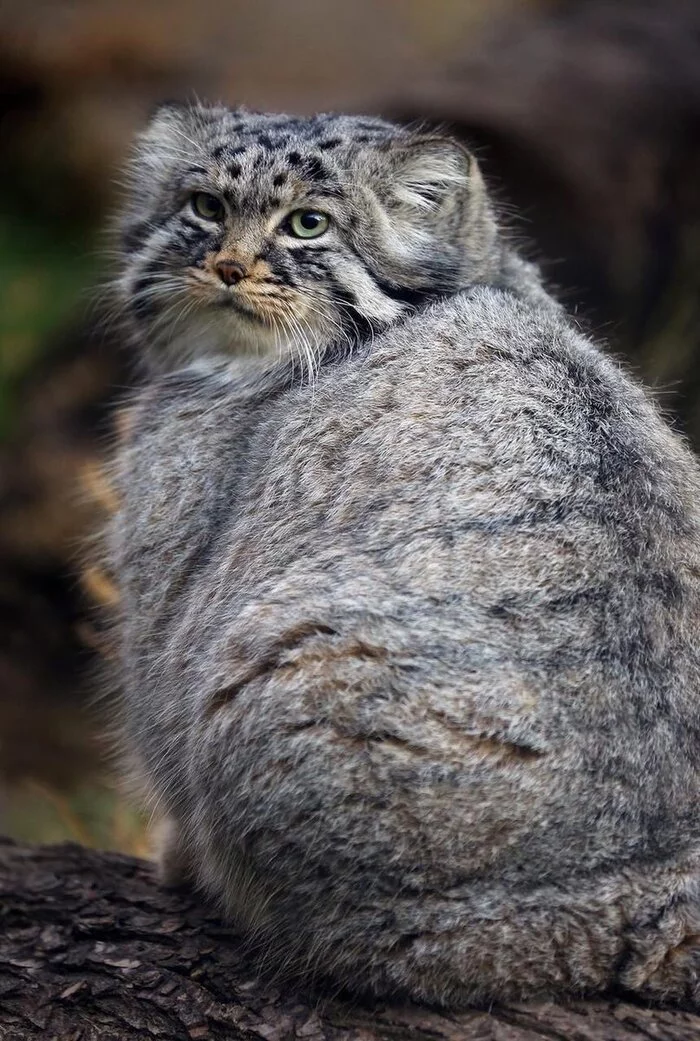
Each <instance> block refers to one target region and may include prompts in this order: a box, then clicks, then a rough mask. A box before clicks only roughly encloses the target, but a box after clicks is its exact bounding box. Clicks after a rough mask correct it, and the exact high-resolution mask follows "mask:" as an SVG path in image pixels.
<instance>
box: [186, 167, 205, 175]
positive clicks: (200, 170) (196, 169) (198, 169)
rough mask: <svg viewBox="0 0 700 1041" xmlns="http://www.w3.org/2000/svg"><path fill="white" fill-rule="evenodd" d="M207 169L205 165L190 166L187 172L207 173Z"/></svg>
mask: <svg viewBox="0 0 700 1041" xmlns="http://www.w3.org/2000/svg"><path fill="white" fill-rule="evenodd" d="M206 172H207V171H206V169H205V167H203V166H188V168H187V173H196V174H205V173H206Z"/></svg>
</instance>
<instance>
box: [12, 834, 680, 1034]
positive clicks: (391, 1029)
mask: <svg viewBox="0 0 700 1041" xmlns="http://www.w3.org/2000/svg"><path fill="white" fill-rule="evenodd" d="M0 894H2V902H1V903H0V916H1V918H2V928H0V1039H2V1041H10V1039H11V1041H25V1039H27V1038H42V1039H44V1041H93V1039H95V1041H97V1039H98V1038H99V1041H136V1039H138V1041H149V1039H151V1038H163V1039H167V1041H192V1039H197V1038H199V1039H204V1041H217V1039H227V1041H239V1039H240V1041H242V1039H245V1041H253V1039H263V1041H287V1039H290V1041H291V1039H297V1038H298V1039H304V1041H326V1039H328V1041H330V1039H333V1041H389V1039H393V1041H396V1039H399V1038H406V1039H413V1041H535V1039H540V1041H541V1039H556V1041H640V1039H643V1038H644V1039H649V1038H654V1039H663V1041H690V1039H691V1038H692V1039H694V1041H696V1039H697V1038H698V1037H700V1016H694V1015H691V1014H690V1013H687V1012H681V1011H669V1010H659V1009H649V1008H644V1007H640V1006H637V1005H632V1004H627V1003H625V1002H621V1001H615V1000H610V1001H598V1002H575V1003H572V1004H570V1005H552V1004H536V1005H522V1006H521V1005H509V1006H505V1007H502V1008H493V1009H491V1010H490V1011H473V1012H468V1013H464V1014H462V1015H458V1016H454V1015H445V1016H443V1015H440V1014H438V1013H437V1012H432V1011H428V1010H424V1009H420V1008H417V1007H387V1006H377V1007H373V1008H369V1007H361V1006H359V1005H358V1004H357V1003H346V1002H343V1001H341V1000H338V999H333V1000H319V999H318V998H317V997H316V998H311V999H310V998H309V997H308V996H306V997H305V996H304V995H301V994H298V993H294V992H291V991H289V990H286V989H285V988H284V987H279V986H276V985H273V984H270V983H269V982H264V981H260V980H258V978H257V977H256V975H255V973H254V971H253V970H252V969H251V967H250V964H249V961H248V959H247V958H246V955H245V953H244V950H243V948H242V946H241V943H240V941H239V940H238V939H237V938H236V936H235V935H234V934H233V933H232V932H231V931H230V930H229V929H227V928H225V927H224V926H223V925H222V924H221V923H220V922H219V921H218V920H217V919H216V917H215V916H214V915H213V914H212V913H211V911H209V910H208V909H207V908H206V907H205V906H204V905H203V903H202V902H201V901H200V900H198V899H196V898H194V897H193V896H191V895H189V894H183V893H174V892H167V891H165V890H163V889H161V888H159V887H158V886H157V885H156V884H155V882H154V879H153V873H152V870H151V868H150V867H149V865H148V864H145V863H143V862H142V861H137V860H133V859H131V858H129V857H125V856H122V855H120V854H114V853H97V852H94V851H92V850H87V849H83V848H82V847H80V846H76V845H63V846H45V847H23V846H18V845H16V844H14V843H12V842H10V841H9V840H0Z"/></svg>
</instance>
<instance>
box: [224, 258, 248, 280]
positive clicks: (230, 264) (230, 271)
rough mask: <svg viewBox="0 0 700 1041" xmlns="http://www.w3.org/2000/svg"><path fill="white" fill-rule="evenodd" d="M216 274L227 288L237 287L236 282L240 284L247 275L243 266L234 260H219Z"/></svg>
mask: <svg viewBox="0 0 700 1041" xmlns="http://www.w3.org/2000/svg"><path fill="white" fill-rule="evenodd" d="M216 272H217V274H218V276H219V278H220V279H221V281H222V282H223V283H224V285H227V286H235V284H236V282H240V280H241V279H242V278H245V276H246V274H247V272H246V269H245V268H244V267H243V265H242V264H237V263H236V262H235V261H234V260H219V261H218V262H217V265H216Z"/></svg>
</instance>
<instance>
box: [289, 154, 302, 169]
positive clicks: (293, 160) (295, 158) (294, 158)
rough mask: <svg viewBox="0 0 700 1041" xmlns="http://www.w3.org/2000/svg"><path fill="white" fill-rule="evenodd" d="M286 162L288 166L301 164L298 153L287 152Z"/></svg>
mask: <svg viewBox="0 0 700 1041" xmlns="http://www.w3.org/2000/svg"><path fill="white" fill-rule="evenodd" d="M287 162H288V163H289V164H290V166H299V165H300V163H301V156H300V154H299V152H287Z"/></svg>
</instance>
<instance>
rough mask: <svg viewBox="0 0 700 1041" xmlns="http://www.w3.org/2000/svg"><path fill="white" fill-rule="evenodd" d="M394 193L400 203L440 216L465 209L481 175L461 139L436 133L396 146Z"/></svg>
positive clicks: (394, 149) (394, 152)
mask: <svg viewBox="0 0 700 1041" xmlns="http://www.w3.org/2000/svg"><path fill="white" fill-rule="evenodd" d="M392 160H393V162H392V166H393V170H392V180H393V185H392V194H393V196H394V199H395V201H396V203H398V204H399V206H403V207H406V208H407V209H409V210H413V211H414V212H415V213H416V216H418V215H419V214H420V212H421V211H422V212H423V213H424V214H425V215H426V216H429V215H430V214H432V215H434V216H436V217H439V216H440V215H441V214H444V213H446V212H450V211H452V210H454V209H455V208H461V207H462V206H463V204H464V201H465V199H467V198H468V197H469V196H471V195H472V194H473V190H474V188H475V187H476V183H477V182H478V184H479V186H480V187H481V186H482V185H481V175H480V173H479V169H478V167H477V164H476V160H475V159H474V157H473V156H472V155H471V154H470V153H469V152H468V151H467V150H466V148H464V147H463V146H462V145H461V144H460V143H459V142H458V141H454V140H453V139H452V138H449V137H439V136H436V135H431V136H420V137H415V138H413V139H411V140H408V141H406V142H404V141H401V142H397V143H396V144H395V145H394V147H393V149H392Z"/></svg>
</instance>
